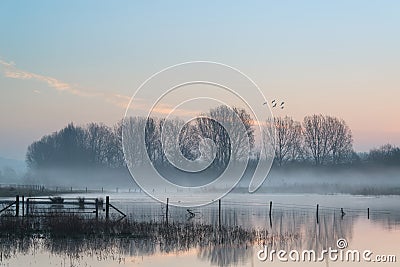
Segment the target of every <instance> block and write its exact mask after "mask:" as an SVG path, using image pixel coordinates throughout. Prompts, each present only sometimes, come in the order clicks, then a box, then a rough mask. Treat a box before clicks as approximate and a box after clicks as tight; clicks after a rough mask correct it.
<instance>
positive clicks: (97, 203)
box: [95, 198, 99, 220]
mask: <svg viewBox="0 0 400 267" xmlns="http://www.w3.org/2000/svg"><path fill="white" fill-rule="evenodd" d="M95 205H96V220H97V219H98V218H99V199H97V198H96V200H95Z"/></svg>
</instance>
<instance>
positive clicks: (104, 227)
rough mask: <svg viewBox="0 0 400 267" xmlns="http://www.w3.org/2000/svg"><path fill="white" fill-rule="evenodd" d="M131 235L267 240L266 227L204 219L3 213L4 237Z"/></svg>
mask: <svg viewBox="0 0 400 267" xmlns="http://www.w3.org/2000/svg"><path fill="white" fill-rule="evenodd" d="M35 236H36V237H37V236H40V237H43V238H110V237H112V238H130V239H146V240H151V241H153V242H156V243H163V244H174V246H178V247H189V246H193V244H196V245H201V246H204V245H209V244H238V245H243V244H254V243H260V244H261V243H265V242H267V241H268V240H267V239H268V238H269V236H268V232H267V231H266V230H255V229H253V230H247V229H244V228H242V227H238V226H221V227H218V226H213V225H209V224H201V223H191V222H186V223H169V224H166V223H163V222H153V221H150V222H137V221H133V220H129V219H125V220H122V221H114V220H105V219H95V218H85V217H83V216H79V215H77V214H67V215H66V214H57V213H53V214H51V215H49V216H46V217H10V216H1V217H0V238H26V237H35Z"/></svg>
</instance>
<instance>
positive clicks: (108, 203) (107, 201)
mask: <svg viewBox="0 0 400 267" xmlns="http://www.w3.org/2000/svg"><path fill="white" fill-rule="evenodd" d="M109 217H110V197H109V196H106V219H107V220H108V219H109Z"/></svg>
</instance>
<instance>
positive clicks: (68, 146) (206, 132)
mask: <svg viewBox="0 0 400 267" xmlns="http://www.w3.org/2000/svg"><path fill="white" fill-rule="evenodd" d="M265 124H266V127H265V128H266V131H267V133H266V134H265V135H264V136H267V137H269V138H267V139H265V140H264V141H265V142H269V144H270V145H272V146H273V147H275V161H274V164H276V165H279V166H284V165H287V164H293V163H295V164H308V165H310V164H313V165H317V166H320V165H339V164H355V163H359V162H374V163H377V164H392V165H396V164H397V165H398V164H399V163H400V149H399V148H398V147H395V146H391V145H385V146H382V147H380V148H377V149H372V150H371V151H370V152H369V153H366V154H358V153H356V152H355V151H354V149H353V137H352V133H351V130H350V128H349V126H348V125H347V124H346V122H345V121H344V120H343V119H340V118H336V117H333V116H328V115H321V114H315V115H311V116H306V117H304V119H303V121H302V122H299V121H296V120H294V119H293V118H291V117H288V116H287V117H275V118H272V119H269V120H268V121H266V122H265ZM124 127H125V128H124ZM254 127H255V124H254V121H253V120H252V118H251V116H250V115H249V114H248V113H247V112H246V110H244V109H240V108H233V109H230V108H228V107H226V106H219V107H216V108H214V109H211V110H210V111H209V112H208V113H207V114H202V115H201V116H199V117H198V118H196V119H194V120H192V121H190V122H185V121H183V120H181V119H179V118H175V119H168V120H165V119H158V118H144V117H130V118H126V119H125V120H123V121H119V122H118V123H116V124H115V125H114V126H112V127H109V126H106V125H104V124H100V123H89V124H87V125H84V126H76V125H74V124H73V123H70V124H68V125H67V126H66V127H65V128H63V129H62V130H60V131H58V132H54V133H52V134H50V135H46V136H44V137H42V138H41V139H40V140H39V141H35V142H33V143H32V144H31V145H30V146H29V147H28V150H27V154H26V161H27V164H28V167H29V168H30V169H45V168H57V167H75V168H90V167H105V168H124V167H125V166H126V163H125V160H124V153H123V144H124V147H125V152H126V153H125V156H126V162H127V163H128V164H132V165H136V164H143V163H144V161H145V159H146V158H147V156H148V158H149V159H150V160H151V162H152V164H154V165H155V166H161V167H163V166H164V167H166V166H171V164H170V162H169V159H170V158H171V157H172V158H174V159H178V160H182V161H184V160H189V161H190V162H192V163H194V164H195V163H196V162H197V163H199V164H201V162H204V161H210V162H212V164H211V166H212V167H213V168H217V169H223V168H224V167H225V166H226V165H227V164H228V162H229V161H230V160H233V161H237V160H243V159H246V158H247V157H249V156H250V158H251V160H258V159H259V158H258V157H259V155H260V152H259V148H258V147H257V146H255V140H256V138H257V137H256V136H255V131H254ZM123 130H124V131H123ZM163 132H164V133H165V132H167V134H163ZM123 133H124V136H123ZM274 133H275V135H273V134H274ZM271 136H275V138H271ZM140 142H144V143H145V146H143V145H140V144H141V143H140ZM249 149H250V150H249ZM146 154H147V155H146ZM177 154H180V155H183V157H179V156H178V155H177ZM169 156H170V157H169Z"/></svg>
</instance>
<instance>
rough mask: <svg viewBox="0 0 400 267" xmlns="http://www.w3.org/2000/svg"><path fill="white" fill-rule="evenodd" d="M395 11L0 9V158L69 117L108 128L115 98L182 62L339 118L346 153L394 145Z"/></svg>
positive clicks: (377, 4) (318, 7)
mask: <svg viewBox="0 0 400 267" xmlns="http://www.w3.org/2000/svg"><path fill="white" fill-rule="evenodd" d="M399 14H400V2H398V1H330V2H328V1H236V2H235V1H208V2H205V1H63V2H61V1H1V3H0V60H1V62H3V63H2V64H1V65H0V105H1V106H0V123H1V125H2V126H1V132H0V156H5V157H11V158H18V159H23V158H24V154H25V150H26V147H27V145H29V144H30V143H31V142H32V141H33V140H36V139H38V138H40V137H41V136H42V135H44V134H47V133H50V132H52V131H56V130H58V129H60V128H61V127H62V126H64V125H65V124H66V123H68V122H70V121H74V122H76V123H78V124H80V123H86V122H89V121H102V122H105V123H107V124H112V123H113V122H115V121H117V120H118V119H120V118H121V117H122V116H123V114H124V109H123V107H122V105H123V103H124V101H125V100H126V99H125V98H123V97H119V96H130V95H132V94H133V92H134V91H135V89H136V88H137V87H138V86H139V85H140V84H141V82H143V81H144V80H145V79H146V78H147V77H149V76H150V75H151V74H153V73H155V72H157V71H159V70H161V69H162V68H165V67H167V66H170V65H173V64H177V63H181V62H185V61H190V60H210V61H218V62H221V63H225V64H228V65H232V66H234V67H236V68H238V69H240V70H242V71H243V72H244V73H246V74H247V75H249V76H250V77H251V78H253V80H255V81H256V82H257V83H258V85H259V86H260V87H261V89H262V90H263V92H264V94H265V95H266V97H267V98H270V99H275V98H276V99H282V100H285V101H286V102H287V105H286V108H285V110H283V111H280V113H278V114H277V115H290V116H293V117H295V118H296V119H299V120H301V119H302V118H303V116H304V115H307V114H312V113H325V114H331V115H335V116H339V117H342V118H343V119H345V120H346V121H347V122H348V124H349V125H350V127H351V128H352V129H353V132H354V138H355V147H356V149H357V150H368V149H369V148H371V147H374V146H377V145H379V144H382V143H386V142H391V143H393V144H397V145H400V124H399V123H398V116H399V115H398V114H400V108H399V105H398V100H399V98H400V75H399V72H400V49H399V47H400V16H399ZM10 62H13V64H14V65H11V66H8V65H7V64H9V63H10ZM52 79H54V80H52ZM66 87H68V89H67V90H66V89H65V88H66ZM61 89H64V91H60V90H61ZM250 97H251V96H250Z"/></svg>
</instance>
